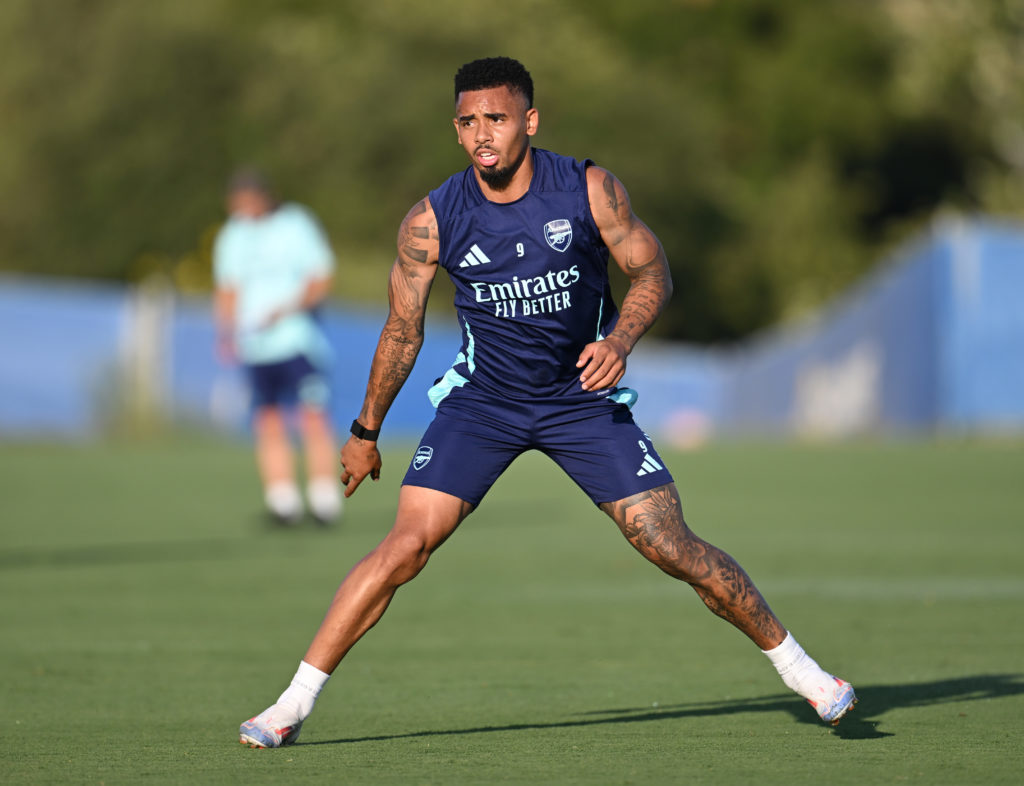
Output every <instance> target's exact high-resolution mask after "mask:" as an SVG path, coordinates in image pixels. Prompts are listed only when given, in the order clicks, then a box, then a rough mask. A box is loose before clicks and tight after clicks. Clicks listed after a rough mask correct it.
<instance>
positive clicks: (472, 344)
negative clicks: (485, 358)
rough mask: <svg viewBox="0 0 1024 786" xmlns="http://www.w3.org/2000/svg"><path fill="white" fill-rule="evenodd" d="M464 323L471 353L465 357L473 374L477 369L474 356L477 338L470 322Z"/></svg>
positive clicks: (467, 346)
mask: <svg viewBox="0 0 1024 786" xmlns="http://www.w3.org/2000/svg"><path fill="white" fill-rule="evenodd" d="M463 324H464V325H465V326H466V338H467V339H468V341H467V343H466V352H467V353H468V355H469V356H468V357H466V358H463V359H464V360H465V361H466V368H468V369H469V373H470V374H472V373H473V372H474V371H476V360H474V358H473V356H474V355H475V354H476V339H474V338H473V331H472V330H470V329H469V322H465V321H464V322H463ZM459 355H460V356H461V355H462V353H461V352H460V353H459ZM456 362H457V361H456Z"/></svg>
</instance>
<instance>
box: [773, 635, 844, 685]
mask: <svg viewBox="0 0 1024 786" xmlns="http://www.w3.org/2000/svg"><path fill="white" fill-rule="evenodd" d="M761 652H763V653H764V654H765V655H767V656H768V660H770V661H771V662H772V665H773V666H775V670H776V671H777V672H778V673H779V676H780V677H782V681H783V682H784V683H786V687H788V688H789V689H790V690H792V691H795V692H796V693H799V694H800V695H801V696H803V697H804V698H805V699H811V698H817V697H819V696H820V695H821V692H822V691H831V689H832V687H833V685H834V680H833V678H832V675H831V674H829V673H828V672H827V671H825V670H823V669H822V668H821V666H819V665H818V664H817V663H816V662H815V660H814V658H812V657H811V656H810V655H808V654H807V653H806V652H804V648H803V647H801V646H800V645H799V644H798V643H797V640H796V639H794V638H793V636H792V635H791V634H789V633H786V638H785V639H783V641H782V644H780V645H779V646H778V647H776V648H775V649H771V650H761ZM826 695H828V694H827V693H826Z"/></svg>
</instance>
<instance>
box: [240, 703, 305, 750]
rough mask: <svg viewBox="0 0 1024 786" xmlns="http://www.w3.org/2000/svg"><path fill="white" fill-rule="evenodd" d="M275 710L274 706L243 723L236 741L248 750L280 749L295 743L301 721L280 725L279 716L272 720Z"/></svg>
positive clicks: (300, 727) (300, 728)
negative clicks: (248, 748)
mask: <svg viewBox="0 0 1024 786" xmlns="http://www.w3.org/2000/svg"><path fill="white" fill-rule="evenodd" d="M276 708H277V705H274V706H273V707H270V708H269V709H266V710H264V711H263V712H261V713H260V714H259V715H257V716H256V717H255V718H249V720H247V721H246V722H245V723H243V724H242V725H241V726H240V727H239V729H238V741H239V742H240V743H242V744H243V745H248V746H249V747H250V748H280V747H282V746H284V745H291V744H292V743H293V742H295V741H296V740H297V739H298V738H299V732H300V731H301V730H302V721H292V722H291V724H290V725H281V718H280V715H279V717H278V718H274V710H275V709H276ZM278 712H280V710H278ZM292 717H294V715H293V716H292Z"/></svg>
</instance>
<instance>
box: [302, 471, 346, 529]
mask: <svg viewBox="0 0 1024 786" xmlns="http://www.w3.org/2000/svg"><path fill="white" fill-rule="evenodd" d="M306 499H307V500H308V501H309V508H310V510H312V511H313V515H314V516H316V517H317V518H318V519H320V520H321V521H333V520H334V519H336V518H337V517H338V516H339V515H340V514H341V492H340V491H339V490H338V481H336V480H335V479H334V478H333V477H329V478H311V479H310V481H309V483H308V484H307V485H306Z"/></svg>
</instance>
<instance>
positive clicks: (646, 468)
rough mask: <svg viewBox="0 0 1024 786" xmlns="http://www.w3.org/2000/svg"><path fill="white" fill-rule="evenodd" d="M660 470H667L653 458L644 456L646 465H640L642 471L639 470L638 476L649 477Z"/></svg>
mask: <svg viewBox="0 0 1024 786" xmlns="http://www.w3.org/2000/svg"><path fill="white" fill-rule="evenodd" d="M659 469H665V468H664V467H663V466H661V464H659V463H658V462H657V461H655V460H654V457H653V456H650V455H647V456H644V463H643V464H641V465H640V469H638V470H637V472H636V475H637V477H640V476H641V475H649V474H651V473H652V472H657V471H658V470H659Z"/></svg>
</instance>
